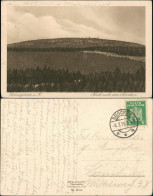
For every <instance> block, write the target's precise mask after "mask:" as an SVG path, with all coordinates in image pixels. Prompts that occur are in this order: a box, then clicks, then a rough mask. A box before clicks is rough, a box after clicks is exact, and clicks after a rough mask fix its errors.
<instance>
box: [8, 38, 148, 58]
mask: <svg viewBox="0 0 153 196" xmlns="http://www.w3.org/2000/svg"><path fill="white" fill-rule="evenodd" d="M7 48H8V51H9V50H13V51H27V50H28V51H86V50H87V51H102V52H111V53H116V54H120V55H130V56H145V46H144V45H141V44H137V43H131V42H123V41H115V40H106V39H98V38H59V39H41V40H32V41H25V42H19V43H13V44H8V46H7Z"/></svg>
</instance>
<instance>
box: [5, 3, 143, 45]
mask: <svg viewBox="0 0 153 196" xmlns="http://www.w3.org/2000/svg"><path fill="white" fill-rule="evenodd" d="M7 17H8V18H7V39H8V43H15V42H21V41H26V40H36V39H49V38H61V37H89V36H90V37H99V38H102V39H113V40H122V41H129V42H136V43H141V44H145V8H144V7H93V6H92V7H65V6H64V7H53V6H51V7H25V6H24V7H19V6H18V7H8V12H7Z"/></svg>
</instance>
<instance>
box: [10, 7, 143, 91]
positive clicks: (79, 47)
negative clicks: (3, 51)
mask: <svg viewBox="0 0 153 196" xmlns="http://www.w3.org/2000/svg"><path fill="white" fill-rule="evenodd" d="M145 27H146V7H145V6H105V5H104V6H103V5H100V6H94V4H93V5H92V6H91V5H85V6H67V5H65V6H61V5H55V6H40V5H37V6H29V5H28V6H27V5H24V6H15V5H11V6H7V92H58V93H61V92H69V93H98V92H100V93H106V92H112V93H115V92H123V93H129V92H133V93H145V92H146V29H145Z"/></svg>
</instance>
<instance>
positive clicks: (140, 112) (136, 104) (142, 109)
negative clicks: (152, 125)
mask: <svg viewBox="0 0 153 196" xmlns="http://www.w3.org/2000/svg"><path fill="white" fill-rule="evenodd" d="M126 109H127V110H130V111H131V112H133V113H134V114H135V115H136V117H137V119H138V125H146V102H145V101H126ZM131 117H132V116H131ZM131 122H132V124H131ZM127 125H135V121H131V119H130V118H127Z"/></svg>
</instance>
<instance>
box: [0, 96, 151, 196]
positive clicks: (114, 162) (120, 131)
mask: <svg viewBox="0 0 153 196" xmlns="http://www.w3.org/2000/svg"><path fill="white" fill-rule="evenodd" d="M1 121H2V125H1V127H2V131H1V195H54V196H55V195H122V196H123V195H137V196H138V195H145V196H146V195H151V194H152V100H151V99H147V100H145V99H137V100H130V99H127V100H125V99H2V112H1Z"/></svg>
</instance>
